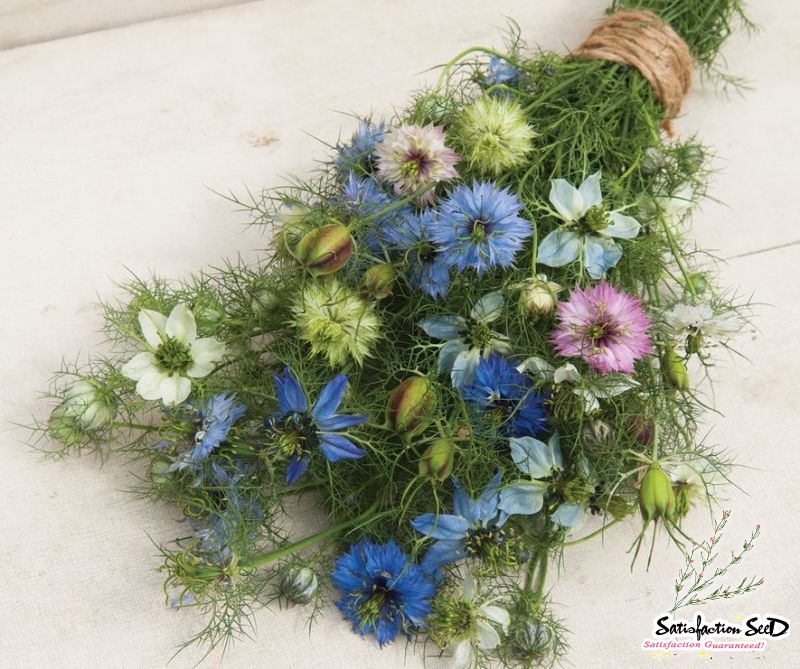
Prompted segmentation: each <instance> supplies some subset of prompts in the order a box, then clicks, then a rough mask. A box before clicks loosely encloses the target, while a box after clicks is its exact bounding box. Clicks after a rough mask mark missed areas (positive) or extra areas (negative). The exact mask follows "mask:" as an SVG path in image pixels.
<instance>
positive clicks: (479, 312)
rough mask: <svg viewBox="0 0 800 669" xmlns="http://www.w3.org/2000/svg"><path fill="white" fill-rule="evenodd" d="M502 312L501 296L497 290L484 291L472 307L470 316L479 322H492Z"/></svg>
mask: <svg viewBox="0 0 800 669" xmlns="http://www.w3.org/2000/svg"><path fill="white" fill-rule="evenodd" d="M502 313H503V296H502V295H501V294H500V293H498V292H491V293H486V295H484V296H483V297H481V298H480V299H479V300H478V301H477V302H475V306H473V307H472V311H471V312H470V318H472V319H473V320H475V321H480V322H481V323H492V322H493V321H496V320H497V319H498V318H500V315H501V314H502Z"/></svg>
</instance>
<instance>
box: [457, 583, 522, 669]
mask: <svg viewBox="0 0 800 669" xmlns="http://www.w3.org/2000/svg"><path fill="white" fill-rule="evenodd" d="M463 587H464V595H463V600H462V601H463V602H464V603H465V604H466V608H467V609H468V610H469V614H470V625H469V632H468V634H467V636H465V637H464V638H462V639H460V640H459V641H457V642H456V643H455V645H453V646H452V648H451V649H450V652H451V653H452V657H453V664H452V666H453V669H471V668H472V667H474V666H475V665H476V660H477V656H479V655H481V654H482V653H484V652H486V651H490V650H494V649H495V648H497V646H499V645H500V633H499V632H498V631H497V628H498V627H499V628H500V630H502V632H503V633H504V634H507V633H508V626H509V624H510V622H511V616H510V615H509V613H508V610H507V609H505V608H504V607H502V606H497V605H496V604H494V603H493V601H494V600H493V599H484V598H483V597H481V596H480V595H479V593H478V590H477V587H476V584H475V582H474V580H473V578H472V574H470V572H469V570H467V573H466V574H465V575H464V580H463Z"/></svg>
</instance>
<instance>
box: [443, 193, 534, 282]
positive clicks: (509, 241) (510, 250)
mask: <svg viewBox="0 0 800 669" xmlns="http://www.w3.org/2000/svg"><path fill="white" fill-rule="evenodd" d="M521 210H522V204H521V203H520V202H519V200H518V199H517V196H516V195H512V194H511V193H509V192H508V188H504V189H502V190H500V189H499V188H497V187H496V186H495V185H494V184H493V183H490V182H477V181H476V182H474V183H473V184H472V186H471V187H469V186H465V185H460V186H458V187H457V188H456V189H455V190H454V191H453V192H452V193H451V194H450V197H448V198H447V200H445V201H444V202H443V203H442V205H441V208H440V216H439V223H438V225H437V226H436V229H435V230H434V233H433V241H434V242H435V243H436V244H437V245H438V246H439V247H440V249H441V253H442V256H443V257H444V258H445V260H446V262H448V263H450V264H451V265H454V266H455V267H457V268H458V269H460V270H465V269H467V268H471V269H474V270H475V271H476V272H477V273H478V276H483V274H484V273H485V272H486V270H487V269H489V268H490V267H503V268H506V267H511V266H512V265H513V264H514V256H515V255H516V254H517V251H519V250H520V249H521V248H522V245H523V243H524V242H525V240H526V239H527V238H528V237H530V235H531V233H532V232H533V228H532V224H531V222H530V221H527V220H525V219H524V218H521V217H520V216H519V212H520V211H521Z"/></svg>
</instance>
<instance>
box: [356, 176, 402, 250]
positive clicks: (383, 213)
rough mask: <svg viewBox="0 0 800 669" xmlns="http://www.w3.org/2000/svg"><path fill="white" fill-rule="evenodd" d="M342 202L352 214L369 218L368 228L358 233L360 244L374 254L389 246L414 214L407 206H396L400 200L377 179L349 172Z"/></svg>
mask: <svg viewBox="0 0 800 669" xmlns="http://www.w3.org/2000/svg"><path fill="white" fill-rule="evenodd" d="M342 203H343V204H344V206H345V207H346V208H347V209H348V211H349V212H350V213H351V214H354V215H357V216H362V217H368V218H370V219H371V220H370V221H369V224H368V226H367V227H366V228H364V229H363V230H361V231H359V233H360V234H359V240H358V241H359V243H361V244H363V245H364V246H366V248H367V249H369V250H370V251H371V252H372V253H380V252H381V251H382V250H383V248H384V247H386V246H387V245H388V241H387V240H388V239H389V238H390V236H391V235H392V234H393V230H394V229H395V228H397V227H398V226H402V225H404V224H405V221H406V220H407V219H408V218H411V217H412V215H413V212H412V209H411V207H410V206H408V205H403V206H399V207H394V208H393V205H396V204H397V200H396V199H395V198H394V197H392V196H390V195H389V194H388V193H386V191H384V190H383V188H382V187H381V186H380V184H378V183H377V182H376V181H375V180H374V179H370V178H368V177H359V176H356V175H355V174H354V173H353V172H350V173H349V174H348V175H347V178H346V179H345V182H344V185H343V186H342Z"/></svg>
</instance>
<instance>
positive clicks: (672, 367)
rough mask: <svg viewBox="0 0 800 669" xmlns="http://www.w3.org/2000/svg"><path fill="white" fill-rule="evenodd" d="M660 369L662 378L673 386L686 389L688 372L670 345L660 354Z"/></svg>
mask: <svg viewBox="0 0 800 669" xmlns="http://www.w3.org/2000/svg"><path fill="white" fill-rule="evenodd" d="M661 371H662V372H663V374H664V380H665V381H666V382H667V384H668V385H670V386H672V387H673V388H677V389H678V390H686V389H687V388H688V387H689V372H688V371H687V370H686V365H684V364H683V360H681V359H680V357H678V354H677V353H675V349H673V348H672V347H671V346H667V347H666V348H665V349H664V353H663V354H662V355H661Z"/></svg>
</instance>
